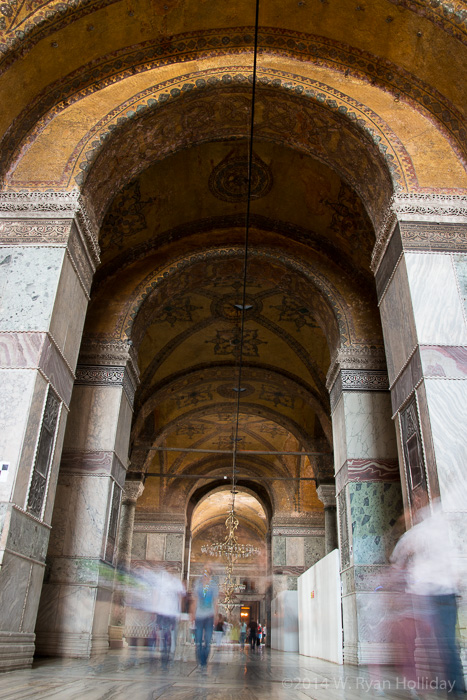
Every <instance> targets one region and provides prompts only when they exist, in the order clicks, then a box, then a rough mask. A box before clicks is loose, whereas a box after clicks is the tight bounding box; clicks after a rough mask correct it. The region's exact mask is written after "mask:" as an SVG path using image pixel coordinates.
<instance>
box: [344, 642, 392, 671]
mask: <svg viewBox="0 0 467 700" xmlns="http://www.w3.org/2000/svg"><path fill="white" fill-rule="evenodd" d="M401 657H402V650H401V649H400V648H399V646H398V645H396V644H392V643H390V642H356V643H355V642H347V643H345V642H344V664H351V665H352V666H370V665H374V664H378V665H379V666H393V665H394V664H397V663H399V662H400V661H401Z"/></svg>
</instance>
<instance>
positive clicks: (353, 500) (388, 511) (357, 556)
mask: <svg viewBox="0 0 467 700" xmlns="http://www.w3.org/2000/svg"><path fill="white" fill-rule="evenodd" d="M349 497H350V519H351V530H352V547H353V561H354V563H355V564H384V563H385V562H387V560H388V557H389V555H390V553H391V552H392V550H393V548H394V545H395V539H394V532H393V527H394V525H395V523H396V522H397V520H398V518H399V517H400V516H401V515H402V513H403V506H402V493H401V489H400V485H399V484H398V483H391V482H370V481H367V482H360V483H351V484H349Z"/></svg>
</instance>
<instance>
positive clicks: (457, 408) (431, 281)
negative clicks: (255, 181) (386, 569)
mask: <svg viewBox="0 0 467 700" xmlns="http://www.w3.org/2000/svg"><path fill="white" fill-rule="evenodd" d="M373 271H374V273H375V279H376V286H377V291H378V298H379V306H380V312H381V320H382V325H383V332H384V338H385V347H386V356H387V366H388V373H389V381H390V385H391V400H392V413H393V417H394V420H395V424H396V429H397V433H398V439H399V455H400V460H401V464H403V465H404V479H403V481H402V484H403V490H404V501H405V505H406V506H407V507H408V508H409V509H410V510H411V512H412V515H414V513H415V511H416V510H417V509H418V508H419V507H421V506H423V505H426V504H427V503H428V502H429V501H430V500H432V499H433V498H436V497H438V496H439V497H440V498H441V503H442V507H443V510H444V511H445V512H446V514H447V515H448V517H449V519H450V522H451V536H452V540H453V542H454V543H455V545H456V546H457V548H458V554H459V565H460V567H461V580H462V581H464V582H465V581H466V580H467V577H466V574H467V544H466V543H465V537H464V532H465V518H466V511H467V479H466V476H465V455H466V453H467V431H466V430H465V425H466V422H467V301H466V299H467V197H465V196H455V195H449V194H436V195H435V194H424V195H415V194H414V195H398V196H396V197H394V199H393V201H392V203H391V206H390V208H389V211H388V213H387V216H386V220H385V224H384V225H383V227H382V229H381V231H380V232H379V236H378V240H377V244H376V246H375V251H374V254H373ZM464 593H465V591H464ZM464 600H465V595H464ZM460 628H461V632H462V635H463V637H464V640H465V639H466V638H467V610H466V609H465V608H462V609H461V613H460ZM463 646H464V648H465V642H464V644H463Z"/></svg>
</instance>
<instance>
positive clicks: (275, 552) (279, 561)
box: [272, 535, 286, 566]
mask: <svg viewBox="0 0 467 700" xmlns="http://www.w3.org/2000/svg"><path fill="white" fill-rule="evenodd" d="M285 541H286V538H285V537H281V536H278V535H275V536H274V537H273V538H272V563H273V566H285V564H286V554H285Z"/></svg>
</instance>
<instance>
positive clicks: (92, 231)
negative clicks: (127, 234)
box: [0, 190, 100, 267]
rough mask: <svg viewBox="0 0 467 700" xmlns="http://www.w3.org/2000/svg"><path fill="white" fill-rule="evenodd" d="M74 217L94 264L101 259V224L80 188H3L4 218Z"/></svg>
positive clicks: (0, 214) (0, 212)
mask: <svg viewBox="0 0 467 700" xmlns="http://www.w3.org/2000/svg"><path fill="white" fill-rule="evenodd" d="M67 218H71V219H74V221H75V223H76V226H77V227H78V230H79V233H80V235H81V236H82V238H83V240H84V241H85V242H86V248H87V251H88V253H89V256H90V259H91V260H92V263H93V265H94V267H96V266H97V265H98V264H99V262H100V259H99V254H100V249H99V244H98V226H97V223H96V222H95V220H94V216H93V214H92V212H90V211H89V210H88V208H87V207H86V205H85V203H84V200H83V198H82V197H81V194H80V192H79V191H78V190H71V191H70V192H63V191H58V192H0V219H35V220H42V221H43V220H46V219H67Z"/></svg>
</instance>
